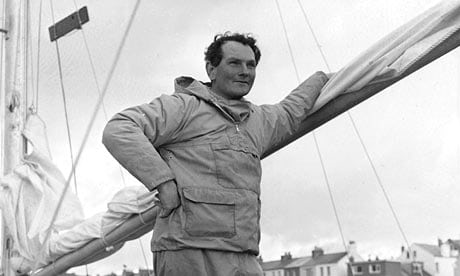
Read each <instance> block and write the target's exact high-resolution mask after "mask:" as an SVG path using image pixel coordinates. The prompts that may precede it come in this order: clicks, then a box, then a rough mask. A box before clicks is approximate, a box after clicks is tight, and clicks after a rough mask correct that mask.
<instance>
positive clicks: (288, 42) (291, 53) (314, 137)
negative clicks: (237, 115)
mask: <svg viewBox="0 0 460 276" xmlns="http://www.w3.org/2000/svg"><path fill="white" fill-rule="evenodd" d="M275 2H276V7H277V9H278V13H279V16H280V19H281V23H282V25H283V30H284V35H285V38H286V42H287V45H288V48H289V54H290V56H291V61H292V65H293V66H294V70H295V73H296V77H297V81H298V82H299V83H300V76H299V72H298V70H297V65H296V62H295V59H294V54H293V51H292V47H291V43H290V41H289V37H288V35H287V31H286V25H285V23H284V19H283V15H282V13H281V9H280V6H279V3H278V0H275ZM312 133H313V139H314V141H315V147H316V151H317V153H318V157H319V160H320V164H321V168H322V172H323V176H324V180H325V182H326V185H327V190H328V193H329V198H330V199H331V203H332V207H333V210H334V215H335V218H336V221H337V225H338V227H339V232H340V236H341V238H342V243H343V246H344V247H345V250H346V251H347V252H348V250H347V244H346V240H345V236H344V234H343V229H342V224H341V222H340V218H339V214H338V211H337V208H336V205H335V200H334V196H333V194H332V189H331V187H330V183H329V178H328V177H327V173H326V168H325V166H324V162H323V158H322V155H321V151H320V149H319V144H318V140H317V138H316V134H315V131H313V132H312Z"/></svg>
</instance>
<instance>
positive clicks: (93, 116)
mask: <svg viewBox="0 0 460 276" xmlns="http://www.w3.org/2000/svg"><path fill="white" fill-rule="evenodd" d="M139 4H140V0H137V1H136V4H135V6H134V8H133V11H132V13H131V16H130V18H129V21H128V25H127V26H126V29H125V31H124V33H123V36H122V40H121V43H120V45H119V46H118V49H117V52H116V54H115V59H114V61H113V63H112V65H111V67H110V70H109V74H108V76H107V79H106V81H105V83H104V87H103V89H102V93H101V95H100V96H99V98H98V100H97V102H96V107H95V109H94V111H93V114H92V116H91V120H90V123H89V125H88V127H87V129H86V132H85V135H84V137H83V141H82V144H81V146H80V149H79V151H78V154H77V156H76V159H75V163H74V165H73V166H72V170H71V172H70V174H69V176H68V178H67V180H66V185H65V187H64V190H63V191H62V194H61V197H60V199H59V202H58V204H57V207H56V210H55V211H54V214H53V217H52V219H51V223H50V226H49V227H48V229H47V231H46V236H45V239H44V242H43V243H44V244H46V243H47V242H48V240H49V238H50V234H51V230H52V225H53V223H54V222H55V221H56V218H57V215H58V213H59V210H60V208H61V206H62V203H63V201H64V196H65V194H66V193H67V190H68V188H69V184H70V179H71V178H72V175H73V174H74V172H75V167H76V166H77V164H78V162H79V161H80V157H81V154H82V152H83V149H84V148H85V145H86V142H87V140H88V137H89V134H90V132H91V129H92V127H93V125H94V121H95V119H96V116H97V113H98V112H99V108H100V106H101V103H102V100H103V98H104V96H105V94H106V93H107V88H108V86H109V83H110V81H111V79H112V77H113V73H114V72H115V68H116V66H117V64H118V60H119V59H120V56H121V52H122V50H123V47H124V45H125V43H126V38H127V37H128V34H129V31H130V29H131V26H132V24H133V21H134V18H135V16H136V12H137V10H138V8H139ZM44 249H45V247H43V248H42V252H41V253H43V250H44ZM37 266H38V260H36V261H35V263H34V266H33V268H34V269H33V271H35V270H36V269H37Z"/></svg>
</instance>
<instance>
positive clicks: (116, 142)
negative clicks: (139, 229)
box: [103, 33, 327, 276]
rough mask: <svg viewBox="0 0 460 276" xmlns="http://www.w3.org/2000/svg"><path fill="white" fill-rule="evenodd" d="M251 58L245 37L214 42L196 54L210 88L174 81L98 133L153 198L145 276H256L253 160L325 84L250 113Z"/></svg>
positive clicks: (292, 124) (315, 83) (292, 126)
mask: <svg viewBox="0 0 460 276" xmlns="http://www.w3.org/2000/svg"><path fill="white" fill-rule="evenodd" d="M260 56H261V54H260V50H259V48H258V47H257V46H256V41H255V39H254V38H252V37H251V36H249V35H246V34H238V33H235V34H233V33H225V34H223V35H217V36H215V37H214V42H213V43H211V45H210V46H209V47H208V48H207V51H206V53H205V61H206V71H207V74H208V76H209V78H210V80H211V82H210V83H201V82H199V81H197V80H194V79H192V78H189V77H180V78H178V79H176V81H175V93H174V94H172V95H162V96H160V97H159V98H156V99H154V100H153V101H152V102H151V103H150V104H144V105H140V106H136V107H132V108H128V109H126V110H124V111H123V112H120V113H119V114H117V115H115V116H114V117H113V118H112V119H111V120H110V121H109V123H108V124H107V126H106V128H105V130H104V137H103V142H104V144H105V145H106V147H107V149H108V150H109V151H110V152H111V154H112V155H113V156H114V157H115V158H116V159H117V160H118V161H119V162H120V163H121V164H122V165H123V166H124V167H125V168H126V169H127V170H128V171H129V172H130V173H131V174H133V175H134V176H135V177H136V178H137V179H139V181H141V182H142V183H143V184H144V185H145V186H146V187H147V188H148V189H149V190H151V191H153V190H155V189H157V190H158V192H159V199H160V202H161V207H162V210H161V213H160V215H159V217H158V218H157V219H156V222H155V228H154V231H153V238H152V251H153V252H154V267H155V273H156V274H155V275H213V276H214V275H263V273H262V270H261V268H260V265H259V264H258V263H257V260H256V257H257V255H258V254H259V248H258V245H259V240H260V228H259V220H260V179H261V166H260V156H262V155H263V153H264V152H265V151H267V150H268V149H270V148H271V147H273V146H275V145H276V144H277V143H279V142H281V141H283V140H284V139H285V138H287V137H289V136H290V135H292V133H293V132H294V131H295V130H296V128H297V127H298V125H299V123H300V122H301V121H302V120H303V119H305V117H306V115H307V113H308V111H309V110H310V109H311V108H312V106H313V104H314V102H315V100H316V98H317V96H318V95H319V92H320V90H321V88H322V87H323V85H324V84H325V83H326V81H327V77H326V75H325V74H324V73H322V72H318V73H316V74H314V75H313V76H311V77H310V78H309V79H308V80H306V81H305V82H304V83H302V84H301V85H300V86H299V87H298V88H296V89H295V90H294V91H292V92H291V93H290V94H289V95H288V96H287V97H286V98H285V99H284V100H283V101H281V102H280V103H279V104H275V105H262V106H257V105H254V104H251V103H250V102H248V101H246V100H245V99H244V98H243V97H244V96H245V95H247V94H248V93H249V91H250V90H251V87H252V85H253V83H254V79H255V76H256V67H257V64H258V62H259V59H260Z"/></svg>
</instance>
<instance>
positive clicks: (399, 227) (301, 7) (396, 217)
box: [297, 0, 410, 248]
mask: <svg viewBox="0 0 460 276" xmlns="http://www.w3.org/2000/svg"><path fill="white" fill-rule="evenodd" d="M297 3H298V4H299V6H300V9H301V10H302V13H303V16H304V19H305V22H306V23H307V25H308V28H309V29H310V32H311V34H312V36H313V38H314V40H315V43H316V47H317V48H318V50H319V52H320V54H321V57H322V59H323V62H324V64H325V65H326V67H327V70H328V71H329V73H331V72H332V71H331V68H330V66H329V63H328V62H327V59H326V56H325V55H324V52H323V50H322V47H321V44H320V43H319V40H318V38H317V37H316V34H315V31H314V30H313V27H312V25H311V23H310V20H309V19H308V16H307V13H306V12H305V9H304V7H303V5H302V3H301V2H300V0H297ZM346 113H347V114H348V117H349V118H350V121H351V123H352V125H353V129H354V131H355V133H356V135H357V136H358V138H359V142H360V144H361V146H362V148H363V150H364V152H365V154H366V158H367V160H368V162H369V164H370V165H371V167H372V171H373V173H374V175H375V178H376V179H377V183H378V184H379V186H380V188H381V190H382V192H383V195H384V197H385V200H386V202H387V204H388V206H389V208H390V210H391V213H392V215H393V218H394V219H395V221H396V224H397V226H398V229H399V231H400V232H401V235H402V237H403V239H404V242H405V243H406V245H407V247H408V248H410V244H409V241H408V239H407V236H406V234H405V232H404V230H403V228H402V226H401V223H400V221H399V219H398V216H397V214H396V211H395V209H394V207H393V204H392V203H391V201H390V198H389V196H388V193H387V192H386V189H385V187H384V185H383V182H382V180H381V178H380V176H379V174H378V173H377V169H376V167H375V165H374V162H373V161H372V159H371V157H370V154H369V151H368V150H367V147H366V145H365V144H364V140H363V139H362V137H361V134H360V132H359V131H358V127H357V126H356V123H355V120H354V119H353V116H352V115H351V112H350V111H347V112H346Z"/></svg>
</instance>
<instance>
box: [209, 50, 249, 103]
mask: <svg viewBox="0 0 460 276" xmlns="http://www.w3.org/2000/svg"><path fill="white" fill-rule="evenodd" d="M222 53H223V57H222V60H221V61H220V63H219V65H217V66H212V65H211V64H210V63H208V64H206V69H207V72H208V75H209V77H210V79H211V83H212V84H211V90H212V91H213V92H214V93H216V94H218V95H220V96H222V97H224V98H226V99H239V98H241V97H243V96H245V95H246V94H248V93H249V91H250V90H251V88H252V85H253V84H254V79H255V77H256V59H255V56H254V52H253V51H252V49H251V47H249V46H248V45H244V44H241V43H239V42H236V41H227V42H225V43H224V44H223V45H222Z"/></svg>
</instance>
